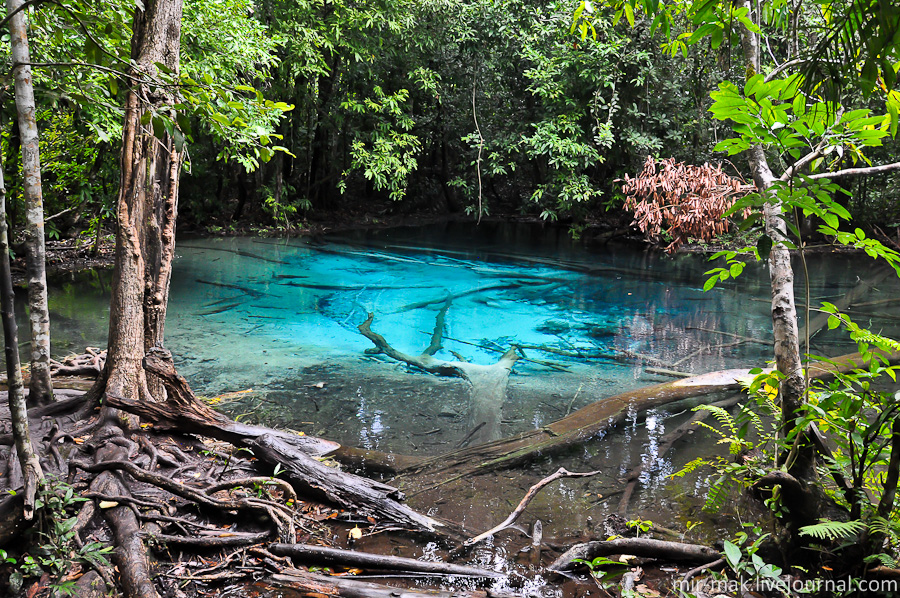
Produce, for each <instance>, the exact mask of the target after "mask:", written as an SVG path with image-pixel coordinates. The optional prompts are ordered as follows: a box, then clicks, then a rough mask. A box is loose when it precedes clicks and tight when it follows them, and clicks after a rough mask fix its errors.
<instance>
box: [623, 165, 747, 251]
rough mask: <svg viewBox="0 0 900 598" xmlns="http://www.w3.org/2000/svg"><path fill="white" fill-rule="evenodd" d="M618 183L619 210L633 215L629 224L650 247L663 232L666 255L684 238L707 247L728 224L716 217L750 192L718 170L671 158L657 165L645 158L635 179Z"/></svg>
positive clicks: (626, 178)
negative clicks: (666, 236) (622, 207)
mask: <svg viewBox="0 0 900 598" xmlns="http://www.w3.org/2000/svg"><path fill="white" fill-rule="evenodd" d="M624 183H625V184H624V185H623V186H622V192H623V193H624V194H625V208H626V209H628V210H630V211H631V212H633V213H634V223H633V224H634V225H635V226H637V227H638V228H639V229H640V230H641V232H642V233H644V234H645V235H646V236H647V237H648V238H649V239H651V240H653V241H654V242H656V241H659V240H660V234H661V233H662V232H663V231H664V230H665V231H666V232H668V233H669V234H670V235H671V238H672V242H671V243H670V244H669V245H668V246H667V247H666V251H667V252H669V253H671V252H673V251H675V250H676V249H677V248H678V247H679V246H680V245H681V244H682V243H684V242H685V241H687V240H688V238H689V237H691V238H694V239H698V240H701V241H710V240H712V239H713V238H714V237H716V236H717V235H720V234H722V233H724V232H727V231H728V230H729V228H730V226H731V223H730V222H729V221H728V220H727V219H725V218H723V217H722V215H723V214H725V212H727V211H728V210H729V209H730V208H731V206H732V205H733V204H734V202H735V200H736V199H738V198H739V197H740V196H743V195H745V194H746V193H749V192H750V191H752V190H753V186H752V185H746V184H744V182H743V181H741V180H739V179H736V178H733V177H731V176H728V175H727V174H725V172H724V171H723V170H722V166H721V164H720V165H718V166H711V165H710V164H708V163H707V164H704V165H703V166H695V165H693V164H685V163H684V162H675V159H674V158H668V159H666V160H660V161H659V162H657V161H656V160H654V159H653V157H651V156H647V161H646V162H645V163H644V170H643V172H641V174H640V175H638V176H637V177H636V178H631V177H629V176H628V175H625V179H624ZM746 216H747V214H746V213H745V217H746Z"/></svg>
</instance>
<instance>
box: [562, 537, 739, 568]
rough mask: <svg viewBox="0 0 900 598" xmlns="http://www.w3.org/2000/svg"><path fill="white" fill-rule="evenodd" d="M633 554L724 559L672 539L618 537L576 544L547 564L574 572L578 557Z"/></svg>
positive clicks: (712, 551) (707, 549)
mask: <svg viewBox="0 0 900 598" xmlns="http://www.w3.org/2000/svg"><path fill="white" fill-rule="evenodd" d="M613 554H631V555H634V556H639V557H646V558H653V559H659V560H663V561H688V562H698V563H708V562H710V561H713V560H715V559H718V558H720V557H721V556H722V555H721V553H720V552H719V551H718V550H716V549H714V548H710V547H708V546H702V545H699V544H685V543H683V542H668V541H666V540H654V539H652V538H618V539H616V540H607V541H605V542H585V543H583V544H576V545H575V546H573V547H572V548H570V549H569V550H567V551H566V552H565V553H563V554H562V555H560V557H559V558H558V559H556V560H555V561H553V563H552V564H551V565H550V566H549V567H547V568H548V569H549V570H551V571H572V570H573V569H575V568H576V567H577V566H578V563H573V562H572V561H573V560H575V559H584V560H587V561H589V560H592V559H594V558H596V557H598V556H610V555H613Z"/></svg>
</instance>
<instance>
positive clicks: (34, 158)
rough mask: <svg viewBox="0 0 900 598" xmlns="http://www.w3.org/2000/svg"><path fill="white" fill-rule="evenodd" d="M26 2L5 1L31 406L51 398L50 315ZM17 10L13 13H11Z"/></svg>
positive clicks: (39, 163) (39, 159)
mask: <svg viewBox="0 0 900 598" xmlns="http://www.w3.org/2000/svg"><path fill="white" fill-rule="evenodd" d="M23 3H24V2H23V0H7V2H6V11H7V13H8V14H12V15H13V16H12V18H10V20H9V34H10V49H11V52H12V60H13V76H14V77H15V89H16V113H17V115H18V123H19V132H20V136H21V147H22V174H23V177H24V181H23V184H22V189H23V192H24V196H25V246H26V251H25V267H26V273H27V276H28V311H29V316H28V321H29V324H30V325H31V382H30V384H29V389H30V399H31V401H32V402H37V403H48V402H50V401H52V400H53V384H52V383H51V381H50V311H49V308H48V307H47V269H46V260H45V249H44V199H43V195H42V193H41V157H40V151H39V149H38V130H37V121H36V120H35V106H34V83H33V80H32V78H31V66H29V63H30V62H31V57H30V55H29V51H28V35H27V32H26V22H25V12H26V11H24V10H22V11H19V12H15V11H18V10H19V8H20V7H21V5H22V4H23ZM14 12H15V14H13V13H14Z"/></svg>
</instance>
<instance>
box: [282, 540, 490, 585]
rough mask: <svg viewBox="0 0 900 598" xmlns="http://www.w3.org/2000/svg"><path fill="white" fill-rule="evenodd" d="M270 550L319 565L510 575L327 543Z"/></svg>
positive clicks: (288, 545)
mask: <svg viewBox="0 0 900 598" xmlns="http://www.w3.org/2000/svg"><path fill="white" fill-rule="evenodd" d="M269 551H270V552H271V553H272V554H277V555H279V556H289V557H291V558H294V559H297V560H298V561H299V562H300V564H307V563H315V564H319V565H338V566H344V567H361V568H368V569H378V570H388V571H413V572H417V573H435V574H439V575H460V576H465V577H483V578H487V579H502V578H504V577H506V576H505V575H503V574H502V573H498V572H496V571H490V570H487V569H479V568H477V567H467V566H464V565H453V564H451V563H442V562H432V561H420V560H417V559H410V558H404V557H399V556H388V555H381V554H371V553H368V552H359V551H356V550H344V549H340V548H328V547H326V546H311V545H309V544H271V545H270V546H269Z"/></svg>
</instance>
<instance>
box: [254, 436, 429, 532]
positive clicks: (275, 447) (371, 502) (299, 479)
mask: <svg viewBox="0 0 900 598" xmlns="http://www.w3.org/2000/svg"><path fill="white" fill-rule="evenodd" d="M251 446H252V447H253V454H254V455H256V456H257V457H258V458H260V459H263V460H264V461H266V462H268V463H273V464H281V465H282V466H283V467H284V472H285V475H287V477H288V479H289V480H290V482H291V483H292V484H293V485H294V486H295V487H297V488H298V490H300V491H301V492H302V493H304V494H307V495H313V496H315V497H317V498H324V499H325V500H327V501H329V502H331V503H333V504H337V505H340V506H342V507H345V508H351V509H353V510H354V511H356V512H357V513H359V514H361V515H364V516H373V517H381V518H386V519H388V520H390V521H393V522H395V523H399V524H403V525H408V526H411V527H414V528H418V529H426V530H429V531H434V528H435V527H436V526H440V525H441V524H440V523H439V522H437V521H435V520H434V519H432V518H430V517H426V516H425V515H422V514H420V513H417V512H416V511H413V510H412V509H410V508H409V507H407V506H406V505H402V504H400V502H399V501H400V500H403V498H404V497H403V493H402V492H400V491H399V490H398V489H397V488H394V487H393V486H388V485H387V484H382V483H381V482H376V481H374V480H370V479H368V478H364V477H360V476H358V475H354V474H352V473H345V472H342V471H339V470H337V469H335V468H333V467H328V466H326V465H323V464H322V463H319V462H318V461H316V460H315V459H313V458H312V457H310V456H309V455H306V454H304V453H300V452H297V451H296V450H294V449H293V447H291V445H289V444H287V443H286V442H284V440H283V439H282V438H280V437H277V436H275V435H270V434H266V435H263V436H260V437H259V438H257V439H256V440H255V441H254V442H253V444H252V445H251Z"/></svg>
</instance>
